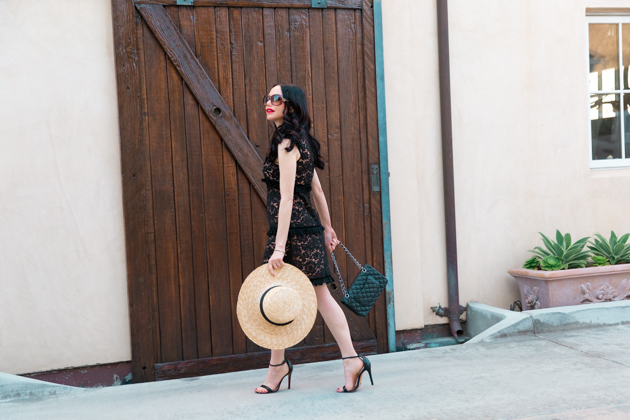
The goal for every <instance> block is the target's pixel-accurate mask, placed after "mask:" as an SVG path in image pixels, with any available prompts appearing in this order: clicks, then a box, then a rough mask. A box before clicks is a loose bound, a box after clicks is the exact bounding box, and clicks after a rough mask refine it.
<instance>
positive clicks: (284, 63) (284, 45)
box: [276, 9, 292, 83]
mask: <svg viewBox="0 0 630 420" xmlns="http://www.w3.org/2000/svg"><path fill="white" fill-rule="evenodd" d="M289 28H290V27H289V11H288V10H287V9H276V44H277V46H278V50H277V55H276V62H277V63H278V79H277V80H276V83H291V61H292V59H291V35H290V29H289Z"/></svg>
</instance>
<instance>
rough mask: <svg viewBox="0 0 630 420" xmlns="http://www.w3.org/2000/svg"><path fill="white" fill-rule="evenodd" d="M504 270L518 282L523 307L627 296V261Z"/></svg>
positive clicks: (629, 284)
mask: <svg viewBox="0 0 630 420" xmlns="http://www.w3.org/2000/svg"><path fill="white" fill-rule="evenodd" d="M508 272H509V273H510V274H511V275H512V277H514V278H515V279H516V281H517V282H518V288H519V290H520V291H521V302H522V304H523V310H524V311H527V310H531V309H542V308H555V307H557V306H570V305H582V304H585V303H600V302H613V301H619V300H624V299H630V264H620V265H609V266H605V267H589V268H575V269H571V270H560V271H538V270H527V269H525V268H513V269H511V270H509V271H508Z"/></svg>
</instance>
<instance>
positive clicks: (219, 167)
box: [195, 8, 233, 356]
mask: <svg viewBox="0 0 630 420" xmlns="http://www.w3.org/2000/svg"><path fill="white" fill-rule="evenodd" d="M195 21H196V22H197V24H196V26H195V30H196V31H195V40H196V44H197V49H196V50H197V51H198V53H199V61H200V62H201V65H202V66H203V67H204V68H205V69H207V70H208V74H210V77H211V78H213V79H214V80H218V66H217V35H216V27H215V10H214V9H211V8H203V9H195ZM201 133H202V150H203V176H204V178H203V185H204V201H205V215H206V230H205V232H206V238H207V244H208V249H207V258H208V267H209V289H208V290H209V293H210V319H211V333H212V355H213V356H225V355H228V354H232V352H233V350H232V311H231V305H230V300H231V296H230V272H229V253H228V249H227V247H226V246H225V238H226V236H227V226H226V225H227V223H226V220H227V216H226V211H225V187H224V171H223V147H224V146H223V144H222V141H221V137H220V135H219V133H218V132H217V130H215V128H214V126H213V125H212V124H210V122H209V120H208V118H207V116H206V115H203V116H202V118H201Z"/></svg>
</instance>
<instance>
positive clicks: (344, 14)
mask: <svg viewBox="0 0 630 420" xmlns="http://www.w3.org/2000/svg"><path fill="white" fill-rule="evenodd" d="M335 13H336V15H337V52H338V66H339V67H338V72H339V111H340V121H341V149H342V152H341V153H342V165H343V196H344V214H345V227H346V229H345V232H344V233H345V238H343V239H341V240H342V242H344V243H345V244H346V246H347V247H348V249H349V250H350V251H351V252H352V254H353V255H354V256H355V258H357V259H358V260H360V261H365V237H364V235H365V230H364V227H363V219H364V217H363V197H362V195H363V194H362V176H363V173H362V171H361V152H360V142H359V141H358V139H357V133H358V132H359V121H358V113H359V104H358V96H359V95H358V86H357V73H356V56H357V54H356V45H355V36H356V31H355V22H354V13H353V12H352V11H349V10H337V11H335ZM344 239H345V241H344ZM358 272H359V269H358V268H357V267H356V265H354V264H350V263H348V283H349V284H351V282H352V279H354V277H356V275H357V274H358Z"/></svg>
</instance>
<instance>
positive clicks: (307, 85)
mask: <svg viewBox="0 0 630 420" xmlns="http://www.w3.org/2000/svg"><path fill="white" fill-rule="evenodd" d="M289 28H290V29H289V32H290V36H291V76H292V79H291V80H292V82H293V84H295V85H298V86H299V87H301V88H302V89H303V90H304V93H305V94H306V100H307V103H308V109H309V110H312V109H313V87H312V86H311V51H310V49H311V47H310V42H309V30H308V10H306V9H290V10H289Z"/></svg>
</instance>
